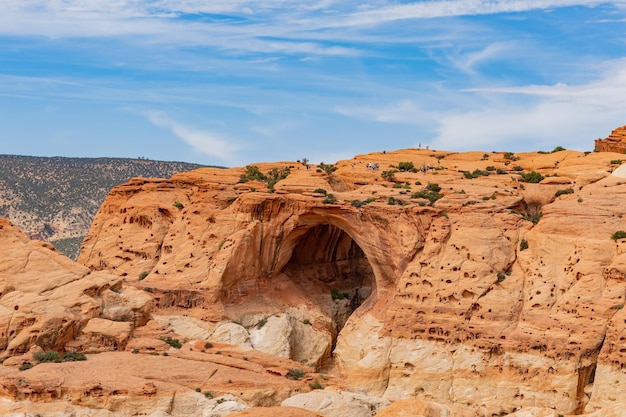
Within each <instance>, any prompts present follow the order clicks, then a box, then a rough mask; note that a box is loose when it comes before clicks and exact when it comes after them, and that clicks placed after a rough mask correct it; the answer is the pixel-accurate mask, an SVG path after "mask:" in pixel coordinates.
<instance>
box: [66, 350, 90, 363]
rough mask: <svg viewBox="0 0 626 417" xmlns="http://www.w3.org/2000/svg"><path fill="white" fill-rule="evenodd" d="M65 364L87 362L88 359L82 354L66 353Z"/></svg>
mask: <svg viewBox="0 0 626 417" xmlns="http://www.w3.org/2000/svg"><path fill="white" fill-rule="evenodd" d="M62 360H63V362H77V361H86V360H87V357H86V356H85V355H84V354H83V353H80V352H65V353H64V354H63V358H62Z"/></svg>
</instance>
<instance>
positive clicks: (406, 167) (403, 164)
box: [398, 162, 417, 172]
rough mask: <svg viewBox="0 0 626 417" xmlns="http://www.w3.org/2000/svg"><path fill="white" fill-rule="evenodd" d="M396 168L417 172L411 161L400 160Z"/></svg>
mask: <svg viewBox="0 0 626 417" xmlns="http://www.w3.org/2000/svg"><path fill="white" fill-rule="evenodd" d="M398 170H399V171H403V172H417V168H415V165H413V162H400V163H399V164H398Z"/></svg>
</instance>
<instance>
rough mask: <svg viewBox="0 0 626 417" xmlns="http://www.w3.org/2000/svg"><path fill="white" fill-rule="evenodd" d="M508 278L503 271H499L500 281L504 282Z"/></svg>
mask: <svg viewBox="0 0 626 417" xmlns="http://www.w3.org/2000/svg"><path fill="white" fill-rule="evenodd" d="M505 279H506V275H505V274H503V273H502V272H498V282H502V281H504V280H505Z"/></svg>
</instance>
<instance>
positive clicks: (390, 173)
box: [380, 169, 398, 182]
mask: <svg viewBox="0 0 626 417" xmlns="http://www.w3.org/2000/svg"><path fill="white" fill-rule="evenodd" d="M396 172H398V171H396V170H395V169H390V170H387V171H383V172H381V173H380V176H381V177H382V178H383V179H384V180H385V181H390V182H393V181H394V179H395V174H396Z"/></svg>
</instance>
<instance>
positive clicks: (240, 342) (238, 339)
mask: <svg viewBox="0 0 626 417" xmlns="http://www.w3.org/2000/svg"><path fill="white" fill-rule="evenodd" d="M208 340H210V341H212V342H217V343H227V344H229V345H237V346H240V347H242V348H244V349H252V344H251V343H250V334H249V333H248V330H246V328H245V327H243V326H242V325H240V324H237V323H233V322H230V321H226V322H222V323H219V324H218V325H217V327H215V331H214V332H213V334H211V336H209V338H208Z"/></svg>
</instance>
